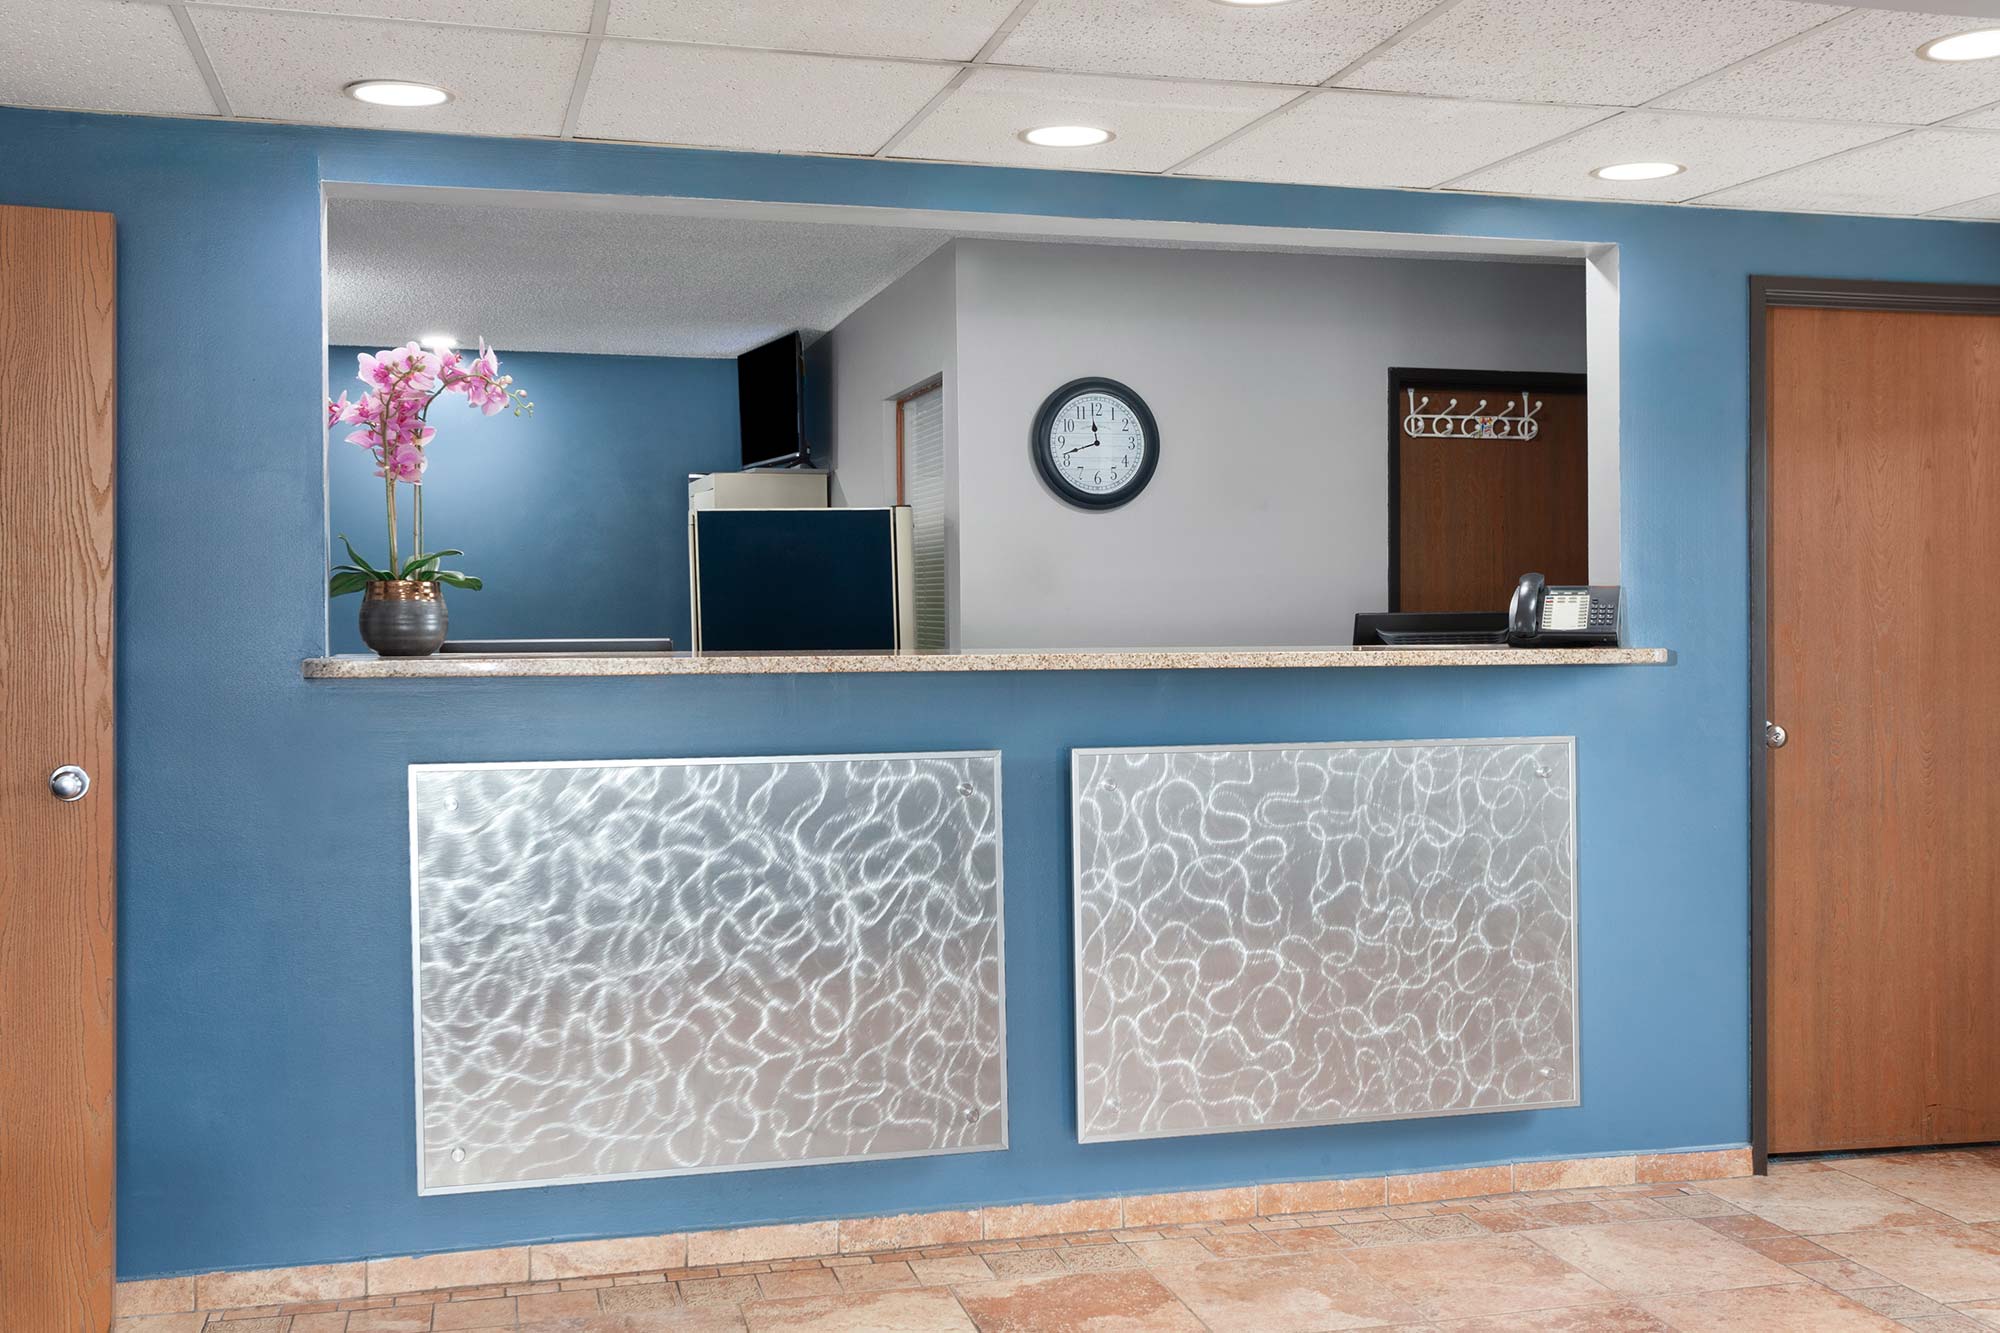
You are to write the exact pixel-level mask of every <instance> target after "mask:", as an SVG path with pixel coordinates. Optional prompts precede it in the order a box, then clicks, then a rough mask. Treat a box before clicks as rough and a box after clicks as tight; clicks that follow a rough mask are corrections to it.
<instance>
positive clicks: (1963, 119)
mask: <svg viewBox="0 0 2000 1333" xmlns="http://www.w3.org/2000/svg"><path fill="white" fill-rule="evenodd" d="M1950 124H1951V126H1952V127H1953V128H1954V129H1967V130H2000V106H1995V107H1987V108H1985V109H1984V110H1981V111H1975V112H1973V113H1972V114H1970V115H1965V116H1954V117H1953V118H1952V119H1951V121H1950Z"/></svg>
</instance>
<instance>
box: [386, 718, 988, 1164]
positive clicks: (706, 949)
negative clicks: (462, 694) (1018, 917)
mask: <svg viewBox="0 0 2000 1333" xmlns="http://www.w3.org/2000/svg"><path fill="white" fill-rule="evenodd" d="M1000 837H1001V829H1000V757H999V755H998V754H997V753H992V752H967V753H935V754H905V755H835V756H823V757H803V758H782V759H671V760H636V761H623V762H600V761H583V762H575V763H570V762H563V763H521V764H507V763H502V764H463V765H453V764H422V765H413V766H412V767H411V769H410V838H411V868H412V884H411V899H412V902H411V907H412V916H413V926H414V931H415V939H414V960H413V961H414V965H415V969H416V987H415V991H416V997H415V998H416V1044H417V1051H416V1068H417V1136H418V1186H419V1190H420V1191H421V1192H423V1193H426V1194H439V1193H454V1192H460V1191H467V1190H483V1189H506V1188H513V1187H519V1186H527V1185H552V1184H558V1183H575V1182H579V1181H592V1180H610V1179H618V1178H623V1177H633V1176H662V1175H678V1174H684V1173H692V1172H700V1171H723V1170H744V1169H747V1168H752V1167H775V1166H791V1165H800V1164H805V1163H816V1162H837V1161H847V1160H853V1159H857V1158H882V1157H909V1156H918V1155H924V1154H932V1153H952V1152H976V1151H981V1150H987V1149H998V1148H1004V1147H1005V1146H1006V1144H1007V1132H1006V1125H1007V1121H1006V1068H1005V1060H1006V1041H1005V1033H1004V1029H1003V1019H1004V1007H1003V1003H1002V975H1003V967H1002V941H1001V863H1000Z"/></svg>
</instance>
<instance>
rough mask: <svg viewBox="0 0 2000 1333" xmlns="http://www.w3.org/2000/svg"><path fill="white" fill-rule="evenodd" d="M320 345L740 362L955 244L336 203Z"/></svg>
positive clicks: (652, 216)
mask: <svg viewBox="0 0 2000 1333" xmlns="http://www.w3.org/2000/svg"><path fill="white" fill-rule="evenodd" d="M326 236H327V340H328V341H329V342H330V343H333V344H335V345H337V346H344V345H367V346H370V347H384V346H389V345H391V344H395V343H402V342H407V341H409V340H410V339H412V338H421V337H426V336H428V335H431V334H446V335H449V336H451V337H454V338H456V339H458V340H460V341H461V342H462V343H465V344H468V345H469V344H471V343H473V342H474V341H476V340H477V339H478V338H480V337H484V338H485V339H486V340H487V341H488V342H491V343H492V344H493V345H494V346H496V347H509V348H513V349H514V350H516V351H533V352H595V353H603V354H609V355H620V356H736V355H738V354H739V353H741V352H744V351H747V350H749V349H750V348H752V347H755V346H757V345H758V344H759V343H764V342H768V341H770V340H771V339H772V338H775V337H777V336H778V335H780V334H782V333H787V332H790V331H791V330H793V329H804V330H807V331H808V332H812V331H823V330H826V329H830V328H832V327H833V326H834V325H835V324H838V323H839V322H840V321H841V320H842V319H843V318H845V317H846V316H847V315H848V314H849V313H850V312H851V311H853V310H854V309H855V307H857V306H859V305H860V304H861V303H862V302H864V301H866V300H867V299H868V298H869V297H870V296H873V295H874V294H875V293H876V292H878V291H880V290H881V289H882V288H883V287H886V286H888V285H889V283H891V282H893V281H894V280H895V279H896V278H898V277H900V276H901V275H902V274H903V273H905V272H907V271H908V270H909V269H911V268H912V267H914V266H915V265H916V264H917V263H918V262H919V261H920V260H922V259H923V257H924V256H925V255H928V254H929V253H931V252H932V251H933V250H935V249H937V248H938V246H940V245H942V244H944V242H945V241H946V240H948V239H949V237H947V236H946V235H945V234H944V233H943V232H935V231H920V230H914V229H907V228H897V227H872V226H847V225H844V224H839V223H816V222H760V221H751V220H746V219H742V218H726V219H724V218H691V217H673V216H665V215H661V214H657V213H618V212H608V211H603V210H598V209H591V210H568V209H560V208H508V207H495V206H493V205H492V204H490V203H463V204H458V203H403V202H392V201H387V200H377V199H331V200H328V201H327V227H326Z"/></svg>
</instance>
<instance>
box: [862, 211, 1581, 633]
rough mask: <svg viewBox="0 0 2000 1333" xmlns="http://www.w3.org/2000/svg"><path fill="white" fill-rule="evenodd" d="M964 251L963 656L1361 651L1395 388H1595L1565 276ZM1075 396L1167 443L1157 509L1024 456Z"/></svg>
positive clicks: (1270, 258)
mask: <svg viewBox="0 0 2000 1333" xmlns="http://www.w3.org/2000/svg"><path fill="white" fill-rule="evenodd" d="M952 249H953V251H955V254H956V263H957V269H958V312H957V338H958V355H957V365H958V367H959V369H958V370H957V372H956V373H955V374H954V375H953V376H952V377H951V378H952V383H953V384H954V385H955V387H956V390H957V393H956V398H957V401H956V403H955V404H953V403H952V402H950V401H947V404H946V408H947V412H948V414H955V415H956V417H957V427H958V431H957V440H956V443H955V449H954V453H955V457H956V463H957V477H956V486H955V490H956V494H957V496H958V510H959V512H958V515H957V522H956V524H955V525H954V526H955V531H956V537H957V542H958V578H957V583H956V592H957V596H956V599H955V605H956V608H957V610H958V613H959V640H958V644H957V646H959V647H962V648H965V649H989V648H1067V647H1106V648H1114V647H1117V648H1122V647H1152V646H1173V645H1205V646H1246V645H1256V644H1273V645H1278V644H1294V645H1304V644H1326V643H1344V642H1347V641H1348V639H1349V637H1350V635H1351V633H1352V629H1353V617H1354V613H1355V612H1356V611H1360V610H1380V609H1382V608H1383V607H1384V606H1385V605H1386V603H1387V598H1388V458H1387V429H1388V416H1387V414H1388V406H1387V392H1388V387H1387V372H1388V368H1389V367H1391V366H1431V367H1448V368H1452V369H1462V370H1487V369H1491V370H1519V371H1530V370H1533V371H1569V372H1582V371H1583V369H1584V364H1585V363H1584V281H1583V271H1582V269H1581V268H1580V267H1575V266H1559V265H1550V264H1502V263H1474V262H1462V261H1445V260H1412V259H1377V258H1368V257H1357V256H1322V255H1305V254H1268V253H1250V252H1238V251H1189V250H1169V249H1151V248H1125V247H1110V246H1097V245H1051V244H1036V243H1024V242H1008V241H979V240H961V241H958V242H956V243H955V244H954V246H953V247H952ZM929 262H931V263H935V262H937V260H936V257H933V259H932V260H931V261H929ZM885 295H887V293H885ZM879 299H880V298H878V300H879ZM842 328H843V329H845V328H846V325H843V326H842ZM1084 375H1106V376H1109V377H1111V378H1113V379H1117V380H1121V381H1123V382H1124V383H1126V384H1128V385H1130V386H1131V387H1132V388H1133V389H1135V390H1136V391H1138V393H1139V394H1140V395H1141V396H1143V397H1144V398H1145V399H1146V401H1147V403H1148V404H1149V405H1150V406H1151V407H1152V410H1153V414H1154V416H1155V417H1156V418H1157V419H1158V422H1159V427H1160V436H1161V455H1160V464H1159V469H1158V472H1157V473H1156V474H1155V476H1154V478H1153V481H1152V484H1151V485H1150V486H1149V487H1148V488H1147V490H1146V491H1145V493H1144V494H1142V495H1141V496H1140V497H1139V498H1138V499H1136V500H1134V501H1133V502H1132V503H1130V504H1128V505H1126V506H1124V507H1123V508H1120V509H1115V510H1111V511H1109V512H1101V513H1100V512H1085V511H1082V510H1078V509H1073V508H1071V507H1070V506H1068V505H1066V504H1063V503H1062V502H1061V501H1059V500H1057V499H1056V498H1055V497H1054V495H1052V494H1051V493H1050V492H1049V491H1048V490H1047V488H1046V487H1045V486H1044V485H1043V484H1042V482H1041V481H1040V479H1039V477H1038V475H1037V473H1036V471H1035V468H1034V465H1033V463H1032V462H1031V460H1030V456H1029V452H1028V434H1029V427H1030V424H1031V423H1032V421H1033V420H1034V416H1035V413H1036V410H1037V409H1038V408H1039V407H1040V405H1041V403H1042V400H1043V399H1044V397H1046V396H1047V395H1048V394H1049V393H1050V391H1052V390H1053V389H1055V388H1056V387H1057V386H1058V385H1060V384H1063V383H1064V382H1066V381H1068V380H1071V379H1075V378H1078V377H1079V376H1084ZM948 420H949V417H948ZM1494 609H1495V610H1498V609H1500V608H1497V607H1496V608H1494Z"/></svg>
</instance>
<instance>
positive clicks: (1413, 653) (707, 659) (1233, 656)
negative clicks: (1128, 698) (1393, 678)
mask: <svg viewBox="0 0 2000 1333" xmlns="http://www.w3.org/2000/svg"><path fill="white" fill-rule="evenodd" d="M1672 660H1673V655H1672V653H1670V652H1669V651H1668V650H1667V649H1665V648H1337V647H1335V648H1185V649H1183V648H1159V649H1138V648H1133V649H1122V648H1121V649H1106V650H1101V651H1072V652H1040V651H1037V652H971V653H751V654H729V653H704V654H702V655H701V656H698V657H697V656H695V655H693V654H690V653H590V654H578V655H560V656H558V655H499V654H495V655H492V656H481V655H474V654H470V653H446V654H440V655H438V656H435V657H400V658H397V657H374V656H371V655H368V654H361V653H355V654H343V655H341V656H339V657H309V658H307V659H306V661H305V663H304V670H305V676H306V679H308V680H446V679H478V678H488V677H502V676H752V675H828V674H837V673H842V672H882V671H1202V670H1267V669H1273V668H1291V669H1297V668H1302V667H1359V668H1397V667H1505V666H1658V665H1663V664H1665V663H1668V662H1670V661H1672Z"/></svg>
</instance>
